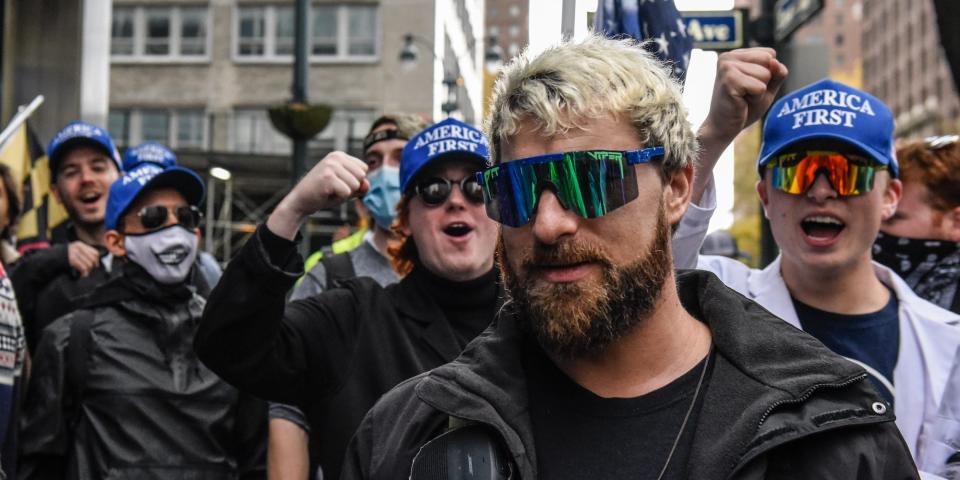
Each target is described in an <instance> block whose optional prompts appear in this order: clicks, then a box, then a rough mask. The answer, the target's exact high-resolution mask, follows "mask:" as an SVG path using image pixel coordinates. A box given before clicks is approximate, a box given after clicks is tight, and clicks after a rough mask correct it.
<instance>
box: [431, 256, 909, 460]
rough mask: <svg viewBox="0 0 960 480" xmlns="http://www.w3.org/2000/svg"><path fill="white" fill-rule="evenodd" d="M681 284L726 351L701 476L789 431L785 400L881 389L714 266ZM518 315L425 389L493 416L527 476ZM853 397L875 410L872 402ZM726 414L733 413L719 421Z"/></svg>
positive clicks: (705, 432) (451, 408)
mask: <svg viewBox="0 0 960 480" xmlns="http://www.w3.org/2000/svg"><path fill="white" fill-rule="evenodd" d="M677 285H678V289H679V293H680V298H681V301H682V302H683V304H684V307H685V308H686V309H687V310H688V311H689V312H690V313H691V314H693V315H694V316H695V317H697V318H698V319H700V320H701V321H703V322H704V323H706V324H707V325H708V326H709V327H710V330H711V332H712V334H713V341H714V348H715V350H716V353H717V355H716V359H717V361H716V364H715V365H714V368H713V373H712V375H711V379H710V382H709V384H708V385H707V388H706V390H705V393H704V403H703V409H702V410H701V413H700V419H701V421H700V422H699V425H698V426H697V430H696V434H695V437H694V445H693V449H692V452H694V453H693V454H692V457H691V459H690V465H691V466H692V467H693V470H692V471H691V472H690V473H691V478H723V477H725V476H727V475H729V473H730V472H732V471H733V469H734V468H735V467H736V466H737V465H738V464H739V463H740V462H741V461H742V460H743V459H744V458H745V457H748V456H750V455H751V454H752V452H755V451H757V449H759V448H762V447H763V446H764V445H769V444H771V443H770V442H774V441H776V440H777V435H776V433H778V432H780V431H784V432H786V430H782V428H781V427H782V425H780V424H778V423H777V422H771V420H770V417H771V414H773V413H775V412H776V411H777V410H778V407H779V406H796V405H797V404H800V403H803V402H804V401H806V400H809V398H810V396H811V395H812V394H813V393H815V392H817V391H818V390H819V389H821V388H830V387H831V386H832V387H837V386H848V385H853V386H854V387H855V388H857V389H859V390H858V392H859V393H857V392H855V394H854V395H853V398H857V399H866V398H870V395H873V397H874V398H877V397H876V394H875V393H872V391H871V390H869V388H868V387H867V386H866V385H865V384H866V382H863V381H862V379H863V377H864V373H863V370H862V369H860V367H857V366H855V365H853V364H851V363H849V362H846V361H844V360H842V359H841V358H840V357H839V356H837V355H835V354H834V353H832V352H831V351H829V350H828V349H827V348H826V347H824V346H823V345H822V344H820V343H819V342H817V341H816V340H815V339H813V338H812V337H810V336H808V335H807V334H805V333H803V332H801V331H800V330H797V329H796V328H794V327H792V326H790V325H789V324H787V323H786V322H784V321H783V320H780V319H779V318H777V317H774V316H773V315H772V314H770V313H769V312H767V311H766V310H764V309H763V308H762V307H760V306H759V305H757V304H755V303H753V302H752V301H750V300H747V299H746V298H745V297H743V296H741V295H739V294H737V293H736V292H734V291H733V290H731V289H729V288H728V287H726V286H725V285H724V284H723V283H722V282H721V281H720V280H719V279H718V278H717V277H716V276H715V275H713V274H712V273H709V272H703V271H697V270H693V271H688V272H683V273H680V274H679V275H678V278H677ZM514 315H516V313H515V312H512V311H511V310H510V309H509V308H505V309H504V312H503V313H502V314H501V315H500V316H499V318H498V319H497V320H495V322H494V324H493V325H492V326H491V327H490V328H489V329H487V331H486V332H484V333H483V334H482V335H481V336H480V337H478V339H477V340H475V341H474V342H473V343H471V344H470V346H468V347H467V349H466V350H465V351H464V352H463V354H462V355H461V356H460V357H459V358H458V359H457V360H455V361H454V362H452V363H450V364H447V365H444V366H442V367H440V368H437V369H436V370H434V371H433V372H431V373H430V374H429V375H426V376H425V377H423V379H422V380H421V381H420V382H419V384H418V385H417V387H416V391H417V394H418V396H419V397H420V398H421V399H422V400H423V401H424V402H426V403H428V404H430V405H431V406H433V407H434V408H437V409H438V410H440V411H443V412H446V413H447V414H449V415H451V416H455V417H459V418H464V419H467V420H473V421H479V422H483V423H487V424H491V425H493V426H494V427H495V428H496V429H497V430H498V431H499V432H500V434H501V436H502V437H503V438H504V440H505V441H506V443H507V445H508V447H509V448H510V450H511V451H512V452H513V453H514V459H515V460H516V461H517V463H518V466H519V467H520V470H521V473H522V476H523V478H535V475H536V473H535V472H536V464H537V462H536V458H535V452H533V451H527V449H528V448H529V447H530V446H532V445H533V438H532V431H531V428H530V419H529V416H528V413H527V388H526V378H525V374H524V371H523V368H522V358H523V357H522V355H523V353H522V351H521V350H522V348H523V347H522V346H523V345H524V343H525V340H524V337H523V334H522V333H521V332H520V331H519V329H518V328H517V326H516V324H517V320H516V319H515V318H513V316H514ZM858 384H859V385H858ZM841 405H844V404H842V403H841ZM846 406H848V407H856V408H858V409H859V410H860V411H863V410H864V409H869V403H864V404H862V405H856V406H851V405H846ZM808 413H810V412H808ZM819 413H823V412H819ZM719 418H726V419H733V421H732V422H719V421H712V420H711V419H719ZM808 419H809V418H808V416H807V417H801V420H808ZM891 419H892V416H890V415H887V416H885V417H883V420H884V421H889V420H891ZM790 432H792V433H795V434H797V435H800V434H802V433H803V432H800V431H797V430H790ZM531 475H532V476H531Z"/></svg>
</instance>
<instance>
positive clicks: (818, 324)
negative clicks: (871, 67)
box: [0, 36, 960, 480]
mask: <svg viewBox="0 0 960 480" xmlns="http://www.w3.org/2000/svg"><path fill="white" fill-rule="evenodd" d="M787 75H788V71H787V68H786V67H785V66H784V65H783V64H782V63H781V62H780V61H778V60H777V54H776V52H775V51H773V50H771V49H767V48H749V49H742V50H735V51H732V52H728V53H725V54H723V55H721V56H720V60H719V63H718V68H717V78H716V82H715V85H716V86H715V89H714V92H713V98H712V100H711V105H710V112H709V114H708V116H707V119H706V120H705V121H704V123H703V124H702V125H700V126H699V128H698V129H697V130H694V129H693V128H692V126H691V125H690V124H689V121H688V120H687V111H686V109H685V107H684V105H683V103H682V101H681V94H680V87H679V86H678V84H677V81H676V79H675V78H673V77H672V76H671V71H670V69H669V67H668V66H666V65H665V64H663V63H662V62H661V61H660V60H658V59H657V58H655V57H654V56H653V55H651V54H650V53H648V52H647V51H646V50H644V49H643V48H641V46H640V45H638V44H637V43H635V42H634V41H631V40H613V39H606V38H602V37H599V36H591V37H588V38H586V39H583V40H577V41H569V42H565V43H561V44H559V45H557V46H554V47H551V48H549V49H547V50H545V51H543V52H542V53H538V54H533V53H529V52H527V53H523V54H521V55H520V56H518V57H517V58H515V59H514V60H513V61H512V62H511V63H510V64H509V65H507V66H506V67H505V68H504V69H503V71H502V72H501V74H500V78H499V79H498V81H497V83H496V86H495V89H494V93H493V99H492V103H491V113H490V115H489V118H488V119H487V121H486V125H485V126H484V127H485V128H484V130H480V129H478V128H477V127H476V126H473V125H469V124H467V123H464V122H462V121H460V120H457V119H455V118H448V119H445V120H442V121H439V122H436V123H430V122H428V121H426V119H424V118H421V117H418V116H415V115H409V114H388V115H384V116H383V117H381V118H379V119H377V120H376V121H375V122H374V123H373V124H372V126H371V128H370V131H369V133H368V134H367V136H366V137H365V139H364V141H363V154H362V156H361V157H360V158H357V157H354V156H351V155H349V154H347V153H343V152H332V153H330V154H328V155H326V156H324V157H323V158H322V159H320V161H319V162H318V163H317V164H316V166H314V167H313V168H312V169H311V170H310V171H309V172H307V173H306V175H305V176H304V177H303V178H302V179H301V180H300V181H299V183H297V184H296V185H295V186H294V187H293V188H292V189H291V190H290V192H289V193H287V195H286V196H285V197H284V198H283V199H282V200H281V201H280V203H279V204H278V205H277V206H276V208H274V210H273V211H272V213H271V214H270V215H269V217H268V219H267V220H266V221H265V222H264V223H263V224H262V225H259V226H258V228H257V230H256V232H255V233H253V234H252V236H251V237H250V238H249V240H248V241H247V242H246V243H245V245H244V246H243V247H242V248H241V250H240V251H239V252H238V253H237V254H236V256H235V257H234V258H232V259H229V262H228V263H227V265H226V268H225V270H223V271H221V270H220V268H219V265H218V264H217V263H216V262H215V261H214V260H213V259H212V258H211V257H210V255H209V254H208V253H205V252H202V251H200V248H199V237H200V232H201V230H200V229H201V225H202V218H201V214H200V211H201V210H200V207H201V206H202V204H203V201H204V193H205V192H204V183H203V182H202V180H201V179H200V178H199V177H198V176H197V175H196V173H194V172H192V171H190V170H189V169H187V168H184V167H181V166H178V165H177V159H176V156H175V155H174V153H173V152H171V151H170V150H169V149H168V148H166V147H165V146H163V145H160V144H157V143H145V144H142V145H138V146H134V147H132V148H129V149H127V150H126V152H124V155H123V156H121V155H120V154H119V152H118V150H117V148H116V146H115V145H114V142H113V140H112V139H111V137H110V135H109V133H108V132H106V131H105V130H104V129H102V128H99V127H97V126H95V125H91V124H88V123H84V122H79V121H77V122H72V123H70V124H68V125H67V126H66V127H64V128H63V129H62V130H61V131H60V132H59V133H58V134H57V135H56V136H55V137H54V138H53V139H52V140H51V141H50V144H49V146H48V148H47V155H48V159H49V166H50V171H51V176H50V179H51V182H52V183H51V192H52V195H53V196H54V198H55V199H56V200H57V201H59V202H60V203H62V204H63V206H64V207H65V209H66V211H67V212H68V214H69V221H68V222H66V223H65V224H64V225H62V226H60V227H59V228H58V229H57V231H56V235H55V236H54V241H53V245H52V246H51V247H49V248H46V249H42V250H35V251H30V252H27V253H25V254H24V255H22V256H20V255H19V254H18V253H17V252H16V250H15V248H13V246H14V244H15V241H16V237H15V233H16V232H15V229H14V228H13V226H14V225H15V224H16V220H17V216H18V213H19V211H20V207H19V205H20V203H19V200H18V197H17V195H16V187H15V185H14V180H13V178H12V176H11V174H10V171H9V169H6V168H2V167H0V178H2V180H3V181H2V182H0V265H2V269H0V272H2V273H3V274H2V275H0V292H2V293H3V294H2V295H0V346H2V349H3V355H2V356H0V370H2V374H0V469H2V473H3V474H4V475H5V478H22V479H26V480H29V479H66V478H70V479H99V478H111V479H124V478H137V479H143V478H156V479H161V478H171V479H172V478H178V479H179V478H196V479H201V478H202V479H238V478H270V479H273V480H305V479H311V480H312V479H324V478H325V479H330V478H343V479H361V478H363V479H392V478H414V479H421V478H438V477H437V476H436V475H437V472H444V471H447V470H448V469H455V468H456V466H457V465H458V464H457V462H458V461H459V459H460V458H461V456H462V457H463V458H466V459H467V460H464V461H472V459H482V461H481V462H479V463H478V464H477V465H474V464H472V463H470V464H467V465H465V466H463V468H469V469H471V471H473V470H472V469H473V468H477V469H480V470H483V469H487V470H488V471H487V473H489V477H488V478H525V479H532V478H549V479H566V478H570V479H573V478H655V479H658V480H659V479H681V478H696V479H712V478H717V479H724V478H738V479H740V478H743V479H761V478H764V479H786V478H797V479H811V478H844V479H846V478H870V479H911V478H925V479H937V478H955V476H956V475H960V350H958V347H960V315H958V313H960V295H958V292H957V287H958V284H960V177H958V175H960V173H958V172H960V137H958V136H956V135H948V136H940V137H932V138H927V139H923V140H909V141H901V142H900V143H898V144H895V142H894V120H893V115H892V114H891V112H890V109H889V108H888V107H887V106H886V105H884V104H883V102H882V101H880V100H879V99H877V98H876V97H874V96H872V95H870V94H868V93H866V92H863V91H860V90H858V89H856V88H853V87H850V86H847V85H844V84H842V83H838V82H835V81H832V80H822V81H819V82H816V83H813V84H811V85H808V86H806V87H804V88H802V89H799V90H797V91H794V92H790V93H787V94H786V95H783V96H782V97H781V98H779V100H777V98H778V94H779V90H780V86H781V85H782V83H783V81H784V79H785V78H786V77H787ZM764 115H766V120H765V121H764V122H763V144H762V146H761V151H760V153H759V156H758V159H757V163H756V165H757V175H758V177H757V178H758V181H757V193H758V196H759V200H760V202H761V203H762V205H763V210H764V214H765V215H766V217H767V218H768V219H769V222H770V226H771V230H772V233H773V236H774V239H775V241H776V243H777V246H778V247H779V250H780V255H779V256H778V257H777V258H776V260H775V261H774V262H773V263H771V264H770V265H768V266H766V267H765V268H763V269H753V268H750V267H748V266H747V265H745V264H743V263H740V262H738V261H736V260H733V259H731V258H727V257H723V256H714V255H702V254H700V247H701V245H702V244H703V241H704V238H705V237H706V233H707V226H708V224H709V221H710V218H711V216H712V214H713V211H714V210H715V208H716V202H715V197H716V194H715V189H714V183H713V175H712V170H713V168H714V166H715V165H716V162H717V160H718V159H719V157H720V154H721V153H722V152H723V151H724V149H725V148H727V146H729V144H730V143H731V142H732V141H733V139H734V138H735V137H736V136H737V135H738V134H739V133H740V132H741V131H742V130H743V129H745V128H747V127H748V126H750V125H751V124H753V123H755V122H757V121H760V120H761V119H762V118H763V117H764ZM345 202H353V203H354V205H355V207H356V209H357V211H358V212H362V214H363V215H365V216H367V217H368V218H369V220H368V222H367V223H365V224H366V225H369V228H368V229H366V230H365V231H361V232H360V233H357V234H355V235H353V236H351V237H348V239H347V240H345V241H344V242H347V243H349V246H347V247H344V246H343V245H344V244H341V245H340V246H339V247H335V248H333V249H325V250H324V251H322V252H319V253H317V254H315V255H312V256H311V258H309V259H307V260H306V261H305V260H304V258H303V257H302V256H301V253H300V252H299V251H298V245H299V241H298V235H299V234H298V232H299V231H300V227H301V226H302V225H303V223H304V222H305V221H307V219H308V218H309V217H310V215H311V214H313V213H314V212H317V211H319V210H324V209H329V208H333V207H338V206H340V205H341V204H343V203H345ZM733 251H734V252H736V251H737V249H736V247H734V248H733ZM478 442H479V443H478ZM478 444H479V445H482V446H485V448H482V449H481V450H478V452H479V453H477V452H473V453H477V454H478V455H480V456H479V457H478V456H472V455H473V453H471V454H470V455H467V454H466V453H464V452H471V450H470V449H471V448H474V447H475V446H477V445H478ZM450 478H453V477H450ZM457 478H462V477H457Z"/></svg>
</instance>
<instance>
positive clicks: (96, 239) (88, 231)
mask: <svg viewBox="0 0 960 480" xmlns="http://www.w3.org/2000/svg"><path fill="white" fill-rule="evenodd" d="M73 229H74V232H76V234H77V240H80V241H81V242H83V243H86V244H87V245H90V246H94V247H102V246H103V235H104V234H105V233H106V230H105V229H104V226H103V224H102V223H101V224H100V225H98V226H89V225H80V224H79V223H74V224H73Z"/></svg>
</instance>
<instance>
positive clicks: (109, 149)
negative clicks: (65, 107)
mask: <svg viewBox="0 0 960 480" xmlns="http://www.w3.org/2000/svg"><path fill="white" fill-rule="evenodd" d="M79 146H89V147H93V148H96V149H98V150H101V151H103V153H104V154H105V155H106V156H108V157H110V159H111V160H113V163H114V164H115V165H116V166H117V171H118V172H123V168H122V167H121V164H120V154H119V153H117V147H116V146H115V145H114V144H113V139H112V138H110V134H109V133H107V131H106V130H104V129H102V128H100V127H98V126H96V125H93V124H91V123H87V122H83V121H80V120H75V121H72V122H70V123H68V124H67V126H65V127H63V128H62V129H61V130H60V131H59V132H57V134H56V135H54V136H53V139H52V140H50V143H49V144H48V145H47V160H48V163H49V165H50V174H51V180H53V181H54V182H56V181H57V173H59V170H60V160H62V159H63V157H64V155H66V154H67V153H69V152H70V151H71V150H73V149H74V148H76V147H79Z"/></svg>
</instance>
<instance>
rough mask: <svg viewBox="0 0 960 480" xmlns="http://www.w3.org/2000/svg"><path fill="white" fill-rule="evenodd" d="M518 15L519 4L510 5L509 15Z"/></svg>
mask: <svg viewBox="0 0 960 480" xmlns="http://www.w3.org/2000/svg"><path fill="white" fill-rule="evenodd" d="M519 15H520V6H519V5H510V16H511V17H516V16H519Z"/></svg>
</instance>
